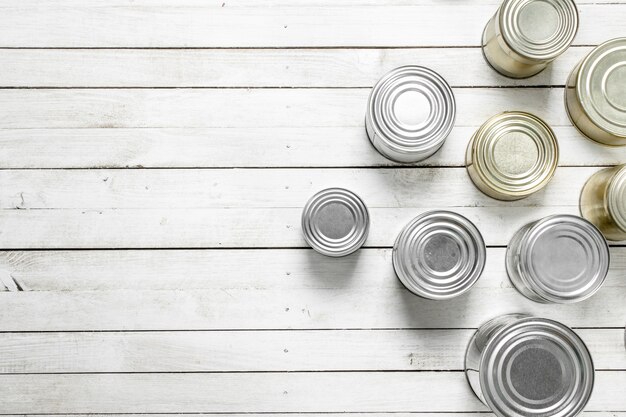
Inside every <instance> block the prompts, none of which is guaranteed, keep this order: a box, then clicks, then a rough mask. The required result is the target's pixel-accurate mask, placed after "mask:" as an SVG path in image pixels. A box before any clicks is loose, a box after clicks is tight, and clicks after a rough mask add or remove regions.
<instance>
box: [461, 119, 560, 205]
mask: <svg viewBox="0 0 626 417" xmlns="http://www.w3.org/2000/svg"><path fill="white" fill-rule="evenodd" d="M558 157H559V147H558V142H557V139H556V136H555V135H554V132H553V131H552V129H551V128H550V127H549V126H548V125H547V124H546V123H545V122H543V121H542V120H541V119H539V118H538V117H536V116H534V115H532V114H530V113H525V112H505V113H501V114H498V115H495V116H493V117H491V118H490V119H489V120H487V121H486V122H485V123H484V124H483V125H482V126H481V127H480V128H479V129H478V130H477V131H476V133H474V135H473V136H472V138H471V139H470V142H469V144H468V147H467V152H466V155H465V162H466V166H467V172H468V174H469V176H470V178H471V179H472V181H473V183H474V185H476V187H477V188H478V189H480V190H481V191H482V192H483V193H485V194H487V195H488V196H490V197H493V198H496V199H498V200H509V201H511V200H519V199H522V198H525V197H528V196H529V195H531V194H533V193H535V192H537V191H539V190H541V189H542V188H543V187H545V186H546V185H547V184H548V182H549V181H550V180H551V179H552V177H553V176H554V172H555V171H556V167H557V165H558Z"/></svg>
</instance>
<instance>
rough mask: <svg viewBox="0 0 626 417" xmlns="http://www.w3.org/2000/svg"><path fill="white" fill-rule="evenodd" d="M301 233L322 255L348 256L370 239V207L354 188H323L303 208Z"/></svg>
mask: <svg viewBox="0 0 626 417" xmlns="http://www.w3.org/2000/svg"><path fill="white" fill-rule="evenodd" d="M302 232H303V233H304V239H305V240H306V242H307V243H308V244H309V245H310V246H311V247H312V248H313V249H315V250H316V251H317V252H319V253H321V254H322V255H326V256H333V257H339V256H346V255H349V254H351V253H352V252H354V251H356V250H357V249H359V248H360V247H361V246H363V243H365V239H367V234H368V232H369V214H368V211H367V207H365V204H364V203H363V201H362V200H361V199H360V198H359V196H357V195H356V194H354V193H353V192H351V191H348V190H344V189H342V188H329V189H326V190H322V191H320V192H319V193H317V194H315V195H314V196H313V197H311V199H310V200H309V201H308V202H307V203H306V205H305V207H304V210H303V211H302Z"/></svg>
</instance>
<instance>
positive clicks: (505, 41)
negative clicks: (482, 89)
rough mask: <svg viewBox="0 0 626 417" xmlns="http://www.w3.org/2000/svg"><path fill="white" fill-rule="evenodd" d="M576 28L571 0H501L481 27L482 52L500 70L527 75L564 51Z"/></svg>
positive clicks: (531, 74)
mask: <svg viewBox="0 0 626 417" xmlns="http://www.w3.org/2000/svg"><path fill="white" fill-rule="evenodd" d="M577 31H578V10H577V9H576V4H575V3H574V1H573V0H504V2H502V5H500V8H499V9H498V11H497V12H496V14H495V15H494V16H493V17H492V18H491V20H489V22H488V23H487V26H485V30H484V31H483V39H482V49H483V54H484V56H485V58H486V60H487V62H488V63H489V64H490V65H491V66H492V67H493V68H494V69H495V70H496V71H498V72H499V73H500V74H502V75H505V76H507V77H511V78H527V77H531V76H533V75H535V74H537V73H539V72H541V71H542V70H543V69H544V68H546V67H547V66H548V64H549V63H550V62H552V61H554V60H555V59H556V58H557V57H558V56H559V55H561V54H562V53H563V52H565V50H566V49H567V48H568V47H569V46H570V45H571V43H572V41H573V40H574V37H575V36H576V32H577Z"/></svg>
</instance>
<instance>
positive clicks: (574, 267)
mask: <svg viewBox="0 0 626 417" xmlns="http://www.w3.org/2000/svg"><path fill="white" fill-rule="evenodd" d="M609 261H610V256H609V246H608V244H607V243H606V240H605V239H604V237H603V236H602V233H600V231H599V230H598V229H597V228H596V227H595V226H594V225H593V224H591V223H590V222H588V221H587V220H585V219H583V218H581V217H578V216H570V215H555V216H549V217H545V218H543V219H541V220H538V221H535V222H532V223H529V224H527V225H525V226H524V227H522V228H521V229H520V230H518V231H517V233H516V234H515V235H514V236H513V239H512V240H511V243H510V244H509V246H508V248H507V251H506V271H507V273H508V275H509V278H510V279H511V282H512V283H513V285H514V286H515V287H516V288H517V290H518V291H519V292H520V293H522V294H523V295H525V296H526V297H527V298H529V299H531V300H533V301H537V302H540V303H561V304H565V303H575V302H578V301H582V300H586V299H587V298H589V297H591V296H592V295H593V294H595V293H596V292H597V291H598V290H599V289H600V287H602V284H603V283H604V280H605V278H606V275H607V273H608V271H609Z"/></svg>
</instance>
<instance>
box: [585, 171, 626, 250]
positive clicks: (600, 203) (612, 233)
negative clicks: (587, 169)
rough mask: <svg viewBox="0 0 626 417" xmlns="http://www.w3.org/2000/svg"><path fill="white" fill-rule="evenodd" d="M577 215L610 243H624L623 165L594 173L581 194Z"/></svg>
mask: <svg viewBox="0 0 626 417" xmlns="http://www.w3.org/2000/svg"><path fill="white" fill-rule="evenodd" d="M580 212H581V214H582V216H583V217H584V218H585V219H587V220H589V221H590V222H591V223H593V224H594V225H595V226H596V227H597V228H598V229H600V231H601V232H602V233H603V234H604V237H606V238H607V239H609V240H626V164H624V165H618V166H614V167H611V168H605V169H603V170H601V171H598V172H596V173H595V174H593V175H592V176H591V178H589V180H588V181H587V183H586V184H585V185H584V187H583V190H582V193H581V195H580Z"/></svg>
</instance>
